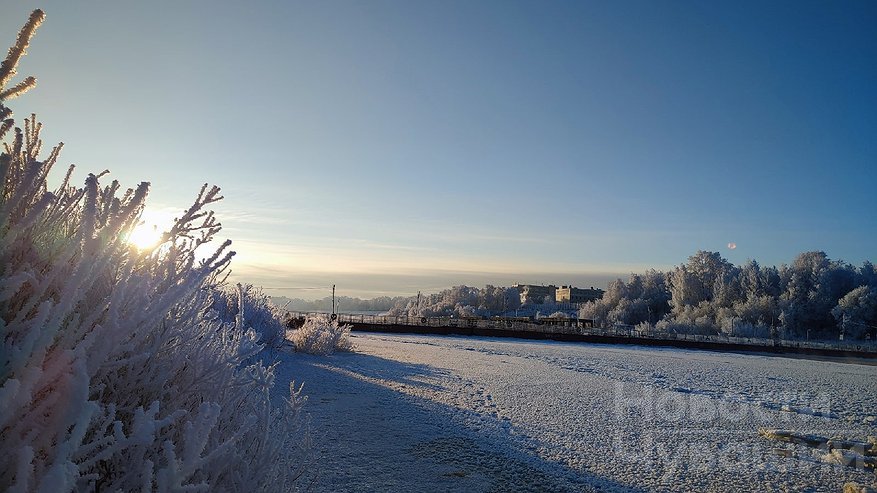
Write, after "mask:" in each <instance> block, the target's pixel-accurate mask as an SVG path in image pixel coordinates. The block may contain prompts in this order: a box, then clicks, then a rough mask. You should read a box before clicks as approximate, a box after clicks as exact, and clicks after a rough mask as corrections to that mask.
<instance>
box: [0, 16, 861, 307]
mask: <svg viewBox="0 0 877 493" xmlns="http://www.w3.org/2000/svg"><path fill="white" fill-rule="evenodd" d="M35 7H41V8H43V9H44V10H45V11H46V14H47V20H46V22H45V24H44V25H43V26H42V27H41V29H40V31H39V33H38V34H37V38H36V39H35V40H34V42H33V44H32V46H31V49H30V52H29V56H28V57H27V59H26V60H25V61H24V63H23V64H22V68H21V70H20V73H21V74H22V75H31V74H32V75H35V76H37V77H38V79H39V85H38V87H37V89H36V90H35V91H33V92H31V93H29V94H27V95H25V96H24V97H22V98H21V99H19V100H16V101H13V104H12V107H13V109H14V110H17V112H18V114H19V116H23V115H24V114H26V113H30V112H31V111H33V112H36V113H38V115H39V116H40V118H41V119H42V120H43V121H44V123H45V126H46V131H45V133H44V137H45V140H46V141H47V142H53V141H57V140H63V141H64V142H66V144H67V146H66V147H65V151H64V154H63V155H62V162H63V163H65V164H66V163H69V162H74V163H77V164H78V165H79V170H80V171H79V173H78V175H77V176H78V178H79V180H82V179H84V177H85V173H87V172H88V171H99V170H103V169H105V168H108V169H110V170H111V171H112V176H114V177H115V178H117V179H119V180H120V181H122V183H123V184H126V185H132V186H133V185H134V184H136V183H138V182H139V181H143V180H146V181H151V182H152V184H153V189H152V194H151V198H150V204H151V207H150V208H151V209H153V210H155V211H163V210H168V209H182V208H184V207H185V206H187V205H188V203H189V201H190V200H191V199H192V198H193V197H194V195H195V194H196V192H197V189H198V187H199V186H200V184H201V183H203V182H205V181H209V182H211V183H215V184H217V185H219V186H221V187H222V188H223V190H224V194H225V196H226V201H225V202H224V203H223V204H221V206H220V207H218V209H217V212H218V214H219V215H220V218H221V219H222V222H223V224H224V225H225V226H226V229H225V230H224V235H225V236H227V237H230V238H231V239H232V240H234V242H235V243H234V245H235V247H236V249H237V251H238V252H239V256H238V258H237V259H236V262H235V264H234V266H235V273H236V276H238V278H240V279H244V280H250V281H252V282H254V283H256V284H261V285H264V286H265V287H266V288H268V292H269V293H270V294H283V295H287V296H300V297H306V298H307V297H321V296H324V295H327V294H328V293H329V291H328V289H327V288H326V287H327V286H329V285H331V284H332V283H336V284H338V286H339V293H341V294H347V295H352V296H364V297H371V296H374V295H380V294H411V293H414V292H416V291H417V290H418V289H422V290H424V291H431V290H436V289H439V288H442V287H445V286H450V285H452V284H459V283H469V284H482V285H483V284H484V283H486V282H493V283H494V284H510V283H511V282H515V281H520V282H539V283H543V282H544V283H552V282H553V283H557V284H567V283H570V282H572V283H574V284H578V285H605V281H606V279H607V278H608V277H614V276H616V275H621V276H626V274H627V273H628V272H630V271H638V270H642V269H644V268H646V267H650V266H651V267H656V268H668V267H670V266H672V265H674V264H678V263H681V262H683V261H684V260H685V259H686V258H687V256H689V255H691V254H692V253H694V252H695V251H696V250H698V249H707V250H713V251H721V252H722V253H723V255H725V256H726V257H727V258H728V259H729V260H731V261H733V262H735V263H740V262H742V261H744V260H746V259H747V258H754V259H756V260H758V261H760V262H762V263H766V264H779V263H784V262H785V263H788V262H790V261H791V260H792V259H793V258H794V256H795V255H796V254H797V253H799V252H802V251H806V250H814V249H818V250H825V251H826V252H827V253H828V255H829V256H830V257H832V258H840V259H844V260H847V261H849V262H852V263H856V264H860V263H861V262H862V261H863V260H865V259H870V260H877V259H875V255H874V254H875V252H877V214H875V211H877V171H875V170H877V3H875V2H873V1H863V2H852V1H837V2H828V1H823V2H803V1H794V2H774V1H771V2H760V1H759V2H747V1H725V2H713V1H709V2H699V1H698V2H696V1H690V2H673V1H660V2H653V1H642V2H627V1H603V2H584V1H582V2H536V1H534V2H512V1H497V2H486V1H459V2H455V1H444V0H443V1H396V2H384V1H357V2H353V1H350V2H336V1H314V2H307V3H304V2H286V1H283V2H280V1H278V2H219V1H210V2H207V1H204V2H194V1H192V2H188V1H187V2H136V3H135V2H62V1H45V2H39V3H34V2H14V3H13V2H8V3H6V4H4V6H3V8H2V11H3V15H2V17H0V32H2V39H0V40H2V41H3V43H5V45H7V46H8V45H10V44H11V43H12V41H13V40H14V35H15V32H16V31H17V29H18V27H19V26H20V25H21V24H22V23H23V22H24V21H25V19H26V18H27V15H28V12H29V11H30V10H31V9H32V8H35ZM729 242H735V243H736V244H737V248H736V249H735V250H729V249H728V248H727V246H726V245H727V244H728V243H729ZM299 288H318V289H311V290H306V289H299Z"/></svg>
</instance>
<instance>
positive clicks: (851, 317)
mask: <svg viewBox="0 0 877 493" xmlns="http://www.w3.org/2000/svg"><path fill="white" fill-rule="evenodd" d="M831 314H832V315H833V316H834V318H835V319H836V320H837V323H838V324H841V325H842V327H843V331H844V337H850V338H853V339H864V338H865V336H866V335H871V337H872V338H873V337H875V335H877V287H872V286H859V287H857V288H856V289H854V290H852V291H850V292H849V293H847V294H846V295H845V296H844V297H843V298H841V299H840V301H839V302H838V303H837V306H836V307H834V308H833V309H832V310H831Z"/></svg>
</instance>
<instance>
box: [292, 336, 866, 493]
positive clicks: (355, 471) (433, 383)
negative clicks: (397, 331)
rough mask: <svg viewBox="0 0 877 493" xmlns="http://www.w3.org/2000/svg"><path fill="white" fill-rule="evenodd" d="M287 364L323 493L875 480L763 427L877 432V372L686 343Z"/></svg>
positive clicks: (387, 351)
mask: <svg viewBox="0 0 877 493" xmlns="http://www.w3.org/2000/svg"><path fill="white" fill-rule="evenodd" d="M354 342H355V344H356V345H357V350H356V352H355V353H352V354H335V355H333V356H330V357H316V356H308V355H304V354H283V355H281V359H282V363H281V365H280V368H279V369H278V371H279V375H278V377H279V378H278V380H279V381H278V385H276V388H277V389H280V390H283V389H286V388H288V385H286V381H284V379H286V380H289V379H295V381H296V382H301V381H304V383H305V393H306V394H307V395H308V396H309V400H308V402H307V404H306V409H307V411H308V413H309V414H310V419H311V427H312V433H313V439H314V443H315V451H314V452H315V454H316V457H315V458H314V464H313V466H312V467H311V469H310V472H309V473H308V475H307V477H306V478H304V479H303V483H302V485H303V486H305V487H308V486H309V487H310V488H312V489H313V490H314V491H592V490H596V491H616V490H617V491H655V490H660V491H753V490H759V491H831V492H838V491H840V490H841V488H842V485H843V483H844V482H846V481H859V482H860V483H867V484H870V483H872V482H873V481H874V474H873V473H866V472H863V471H860V470H856V469H852V468H845V467H842V466H837V465H831V464H827V463H824V462H822V461H821V460H820V455H821V454H820V452H818V451H817V450H815V449H809V448H806V447H803V446H799V445H791V444H784V443H780V442H771V441H768V440H766V439H764V438H762V437H760V436H759V435H758V429H759V428H760V427H771V428H783V429H790V430H795V431H800V432H805V433H814V434H818V435H823V436H829V437H831V436H841V437H845V438H856V439H864V438H865V437H866V436H868V435H871V436H873V435H877V418H875V416H877V367H875V366H865V365H855V364H842V363H834V362H824V361H812V360H804V359H790V358H780V357H769V356H756V355H741V354H733V353H717V352H707V351H690V350H680V349H663V348H645V347H637V346H610V345H586V344H565V343H556V342H532V341H521V340H513V339H492V338H471V337H435V336H416V335H383V334H371V335H362V334H355V337H354Z"/></svg>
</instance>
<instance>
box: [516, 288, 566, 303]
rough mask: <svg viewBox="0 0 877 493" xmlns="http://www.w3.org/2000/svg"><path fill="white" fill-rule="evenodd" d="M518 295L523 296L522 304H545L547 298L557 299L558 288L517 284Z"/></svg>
mask: <svg viewBox="0 0 877 493" xmlns="http://www.w3.org/2000/svg"><path fill="white" fill-rule="evenodd" d="M514 287H515V288H518V293H520V295H521V304H526V303H544V302H545V298H549V299H551V300H554V299H555V296H556V294H555V293H556V292H557V286H555V285H553V284H552V285H549V286H537V285H535V284H515V285H514Z"/></svg>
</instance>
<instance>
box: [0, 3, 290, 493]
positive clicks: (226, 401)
mask: <svg viewBox="0 0 877 493" xmlns="http://www.w3.org/2000/svg"><path fill="white" fill-rule="evenodd" d="M42 19H43V13H42V12H41V11H35V12H34V14H33V15H32V16H31V18H30V20H29V21H28V23H27V25H26V26H25V27H24V28H23V29H22V31H21V33H20V34H19V38H18V41H17V42H16V44H15V46H14V47H13V48H12V49H11V50H10V52H9V55H8V56H7V58H6V60H5V61H4V62H3V64H2V65H0V121H2V122H3V123H2V126H0V139H4V148H3V151H2V153H0V269H2V278H0V332H2V336H3V337H2V339H3V346H2V351H0V443H2V444H3V454H0V487H2V489H3V490H4V491H53V492H55V491H58V492H64V491H73V490H83V491H98V490H104V491H135V490H137V491H150V490H157V491H183V490H186V491H196V490H197V491H207V490H210V491H253V490H267V489H271V490H278V489H287V488H288V487H289V484H288V483H289V481H291V480H292V479H294V477H295V468H296V467H297V466H296V464H297V461H296V459H295V457H296V454H299V453H301V450H302V449H301V446H303V445H304V444H305V443H306V442H305V440H304V439H303V433H302V431H301V430H300V429H299V426H298V423H299V421H297V420H296V415H297V412H298V410H299V408H300V404H301V402H302V397H300V396H299V393H298V392H295V391H294V388H293V389H291V390H292V393H291V395H290V397H289V399H287V400H286V402H285V404H284V405H283V406H275V405H273V404H272V401H271V399H270V397H269V393H270V390H271V388H272V386H273V384H274V366H270V365H269V366H266V365H264V364H262V363H261V362H259V361H255V357H256V356H257V355H258V354H259V352H260V351H261V349H262V347H263V346H262V345H261V344H259V342H258V339H259V336H258V335H257V333H256V331H254V330H253V329H252V328H247V329H243V328H242V327H241V326H240V325H238V326H235V325H233V324H228V323H226V322H225V321H223V320H222V319H220V318H219V317H217V316H216V311H215V310H213V309H212V305H213V302H214V299H213V293H214V291H215V290H216V289H217V288H219V287H220V286H221V279H223V278H224V273H225V272H226V271H227V269H228V266H229V263H230V261H231V258H232V255H233V252H229V251H227V250H228V247H229V244H230V242H225V243H223V244H222V245H221V246H220V247H219V248H218V249H217V250H216V251H215V252H214V253H213V254H212V255H208V256H207V257H206V258H205V259H204V260H198V258H201V256H200V255H196V252H197V251H198V250H199V249H200V248H201V247H203V246H204V245H205V244H206V243H208V242H209V241H210V240H211V239H212V238H213V237H214V236H215V235H216V234H217V233H218V232H219V231H220V225H219V223H218V222H217V221H216V219H215V218H214V216H213V213H212V212H210V211H207V210H205V208H206V207H207V206H209V205H210V204H212V203H214V202H216V201H218V200H220V199H221V198H222V197H221V196H220V195H219V189H218V188H216V187H213V188H208V187H207V185H205V186H204V187H203V188H202V189H201V192H200V193H199V194H198V197H197V198H196V200H195V202H194V204H193V205H192V206H191V207H190V208H189V209H187V210H186V211H184V212H183V213H182V214H181V216H180V218H179V219H178V220H177V221H176V223H175V224H174V225H173V226H172V227H171V228H170V230H169V231H167V232H166V233H164V235H163V238H162V240H161V243H160V244H159V245H158V246H156V247H154V248H152V249H149V250H137V249H136V248H134V247H132V246H131V245H130V244H129V243H128V241H127V237H128V235H129V234H130V232H131V231H132V229H133V227H134V226H136V224H137V223H138V221H139V217H140V215H141V213H142V210H143V207H144V204H145V200H146V196H147V192H148V188H149V184H148V183H141V184H140V185H139V186H138V187H136V188H135V189H128V190H127V191H124V192H121V193H120V191H121V190H122V189H121V187H120V185H119V183H118V182H115V181H113V182H112V183H111V184H109V185H103V184H101V179H102V178H103V177H104V175H105V174H106V172H105V173H101V174H98V175H88V177H87V178H86V180H85V185H84V186H83V187H81V188H79V187H75V186H72V185H71V181H70V180H71V176H72V172H73V167H70V169H69V170H68V172H67V174H66V177H65V178H64V180H63V182H62V184H61V185H60V186H59V187H58V188H57V189H55V190H54V191H49V188H48V185H47V181H46V177H47V176H48V174H49V171H50V169H51V168H52V166H53V165H54V164H55V162H56V161H57V159H58V153H59V151H60V146H58V147H56V148H54V149H52V151H51V152H50V153H49V154H48V156H46V157H45V158H43V159H40V158H39V157H38V156H39V154H40V152H41V147H42V142H41V140H40V129H41V126H40V124H39V123H37V121H36V119H35V118H34V117H31V118H30V119H26V120H25V121H24V129H23V130H22V129H21V128H17V127H15V122H14V121H13V120H12V119H11V118H10V116H11V111H10V110H9V109H8V108H7V107H6V106H5V103H6V101H7V100H8V99H10V98H11V97H13V96H16V95H18V94H20V93H21V92H23V90H26V89H27V88H29V87H31V86H32V85H33V84H34V81H33V79H32V78H28V79H25V81H24V82H22V83H20V84H18V85H15V86H13V87H12V88H9V89H6V84H7V83H8V82H9V81H10V79H11V77H12V76H13V75H14V73H15V67H16V65H17V62H18V59H19V58H20V57H21V55H22V54H23V53H24V50H25V48H26V46H27V44H28V40H29V39H30V36H31V35H32V34H33V32H34V30H35V29H36V27H37V25H39V23H40V22H41V21H42ZM13 129H14V130H13ZM10 132H11V134H12V136H11V138H7V134H10ZM254 361H255V362H254Z"/></svg>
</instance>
